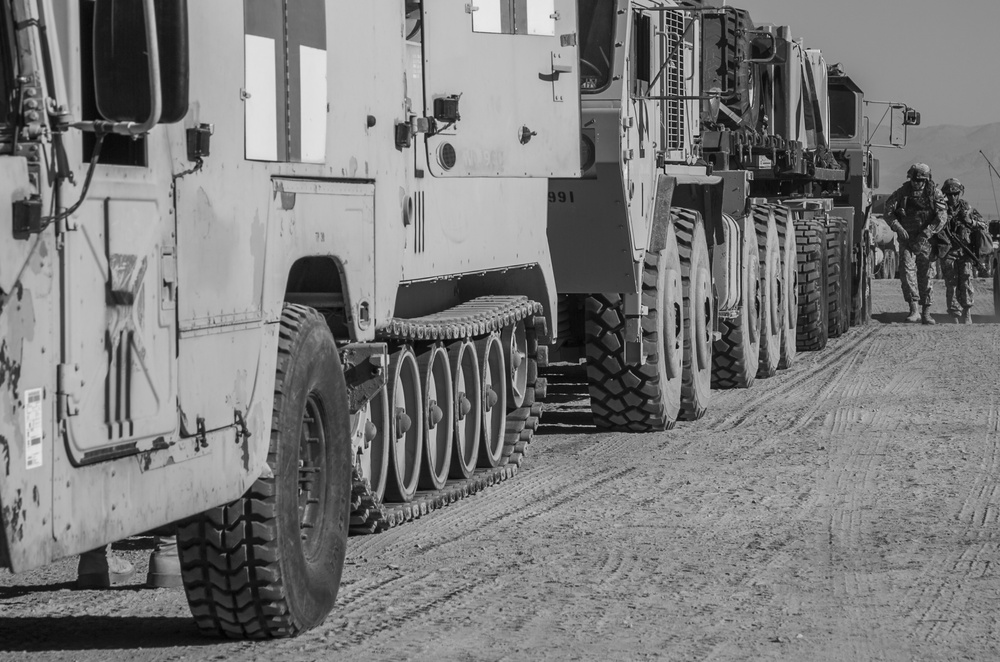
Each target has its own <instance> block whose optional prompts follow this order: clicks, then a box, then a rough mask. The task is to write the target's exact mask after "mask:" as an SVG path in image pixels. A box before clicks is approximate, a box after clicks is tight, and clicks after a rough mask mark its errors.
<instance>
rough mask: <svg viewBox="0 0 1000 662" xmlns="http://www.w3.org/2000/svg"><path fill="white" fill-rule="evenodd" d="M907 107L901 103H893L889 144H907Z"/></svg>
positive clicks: (890, 115)
mask: <svg viewBox="0 0 1000 662" xmlns="http://www.w3.org/2000/svg"><path fill="white" fill-rule="evenodd" d="M907 110H908V109H907V107H906V106H903V105H901V104H899V105H893V106H892V107H891V108H890V109H889V111H890V112H889V144H890V145H892V146H893V147H905V146H906V127H907V126H909V125H908V124H907V123H906V111H907Z"/></svg>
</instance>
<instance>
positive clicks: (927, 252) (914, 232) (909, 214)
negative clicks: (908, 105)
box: [885, 163, 948, 324]
mask: <svg viewBox="0 0 1000 662" xmlns="http://www.w3.org/2000/svg"><path fill="white" fill-rule="evenodd" d="M906 177H907V181H906V182H905V183H904V184H903V185H902V186H900V187H899V188H898V189H896V190H895V191H894V192H893V193H892V195H890V196H889V198H888V199H887V200H886V201H885V218H886V219H887V220H888V221H889V226H890V227H891V228H892V229H893V230H894V231H895V232H896V235H897V236H898V237H899V247H900V272H901V273H900V281H901V282H902V286H903V298H904V299H905V300H906V302H907V303H908V304H910V314H909V316H908V317H907V318H906V321H907V322H918V321H919V322H923V323H924V324H935V322H934V318H933V317H931V290H932V287H933V286H932V284H931V280H930V269H931V265H932V263H933V260H934V255H933V253H934V251H933V248H932V246H931V237H933V236H934V235H936V234H937V233H938V232H940V231H941V229H942V228H943V227H944V226H945V223H947V221H948V213H947V209H948V205H947V202H946V201H945V197H944V195H943V194H942V193H941V191H940V189H938V187H937V186H935V184H934V182H933V181H932V180H931V168H930V166H929V165H927V164H926V163H914V164H913V165H911V166H910V169H909V170H908V171H907V173H906ZM918 302H919V304H920V307H921V310H920V312H917V303H918Z"/></svg>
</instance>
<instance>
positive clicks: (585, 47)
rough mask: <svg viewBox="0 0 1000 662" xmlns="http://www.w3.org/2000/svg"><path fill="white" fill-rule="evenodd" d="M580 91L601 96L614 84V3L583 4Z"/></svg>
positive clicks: (597, 0) (590, 1) (605, 0)
mask: <svg viewBox="0 0 1000 662" xmlns="http://www.w3.org/2000/svg"><path fill="white" fill-rule="evenodd" d="M579 7H580V89H581V90H583V91H584V92H590V93H594V92H600V91H601V90H603V89H605V88H606V87H607V86H608V84H609V83H610V82H611V69H612V66H613V62H612V58H611V54H612V53H613V52H614V42H615V3H613V2H609V1H608V0H580V3H579Z"/></svg>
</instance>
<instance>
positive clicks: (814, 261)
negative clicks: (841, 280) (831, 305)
mask: <svg viewBox="0 0 1000 662" xmlns="http://www.w3.org/2000/svg"><path fill="white" fill-rule="evenodd" d="M795 243H796V250H797V255H796V261H797V263H798V294H799V297H798V299H799V303H798V322H797V324H796V336H795V345H796V349H798V350H799V351H800V352H811V351H818V350H821V349H823V348H824V347H826V339H827V326H828V324H827V301H826V265H827V260H826V227H825V226H824V225H823V223H822V222H821V221H815V220H808V219H803V220H798V221H796V222H795Z"/></svg>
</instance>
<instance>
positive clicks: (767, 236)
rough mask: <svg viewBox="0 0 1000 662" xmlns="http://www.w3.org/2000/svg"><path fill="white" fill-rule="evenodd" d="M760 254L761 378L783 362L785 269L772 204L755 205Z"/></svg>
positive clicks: (771, 372)
mask: <svg viewBox="0 0 1000 662" xmlns="http://www.w3.org/2000/svg"><path fill="white" fill-rule="evenodd" d="M752 212H753V219H754V226H755V229H756V231H757V253H758V255H759V257H760V291H761V310H760V323H759V324H760V353H759V355H758V357H759V359H758V362H757V378H758V379H766V378H768V377H773V376H774V373H776V372H777V371H778V363H779V362H780V361H781V324H782V305H783V304H782V301H781V291H782V289H783V288H782V282H781V281H782V271H781V247H780V245H779V243H778V227H777V224H776V223H775V220H774V212H773V211H772V210H771V208H770V207H769V206H768V205H754V206H753V207H752Z"/></svg>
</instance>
